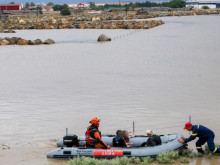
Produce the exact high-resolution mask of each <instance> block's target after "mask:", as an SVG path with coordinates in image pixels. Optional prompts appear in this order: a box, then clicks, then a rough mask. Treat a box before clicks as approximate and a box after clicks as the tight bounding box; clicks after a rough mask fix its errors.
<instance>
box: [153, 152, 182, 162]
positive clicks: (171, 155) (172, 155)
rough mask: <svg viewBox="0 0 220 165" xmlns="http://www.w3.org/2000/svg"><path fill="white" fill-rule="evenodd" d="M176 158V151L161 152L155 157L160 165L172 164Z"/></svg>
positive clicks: (177, 155)
mask: <svg viewBox="0 0 220 165" xmlns="http://www.w3.org/2000/svg"><path fill="white" fill-rule="evenodd" d="M178 158H179V154H178V152H177V151H171V152H162V153H160V154H159V155H158V156H157V162H158V163H160V164H167V163H173V162H174V160H176V159H178Z"/></svg>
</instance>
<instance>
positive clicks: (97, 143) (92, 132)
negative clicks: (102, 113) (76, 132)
mask: <svg viewBox="0 0 220 165" xmlns="http://www.w3.org/2000/svg"><path fill="white" fill-rule="evenodd" d="M99 122H100V120H99V119H98V118H92V119H91V121H90V123H91V126H89V127H88V128H87V131H86V133H85V136H86V138H85V140H86V147H89V148H111V146H109V145H107V144H106V143H105V142H104V141H103V140H102V137H101V132H100V131H99V129H98V128H99Z"/></svg>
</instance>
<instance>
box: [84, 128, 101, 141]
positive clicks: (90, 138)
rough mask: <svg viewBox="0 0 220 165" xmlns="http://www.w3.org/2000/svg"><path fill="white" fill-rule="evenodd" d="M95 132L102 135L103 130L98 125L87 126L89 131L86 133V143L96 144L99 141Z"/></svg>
mask: <svg viewBox="0 0 220 165" xmlns="http://www.w3.org/2000/svg"><path fill="white" fill-rule="evenodd" d="M95 132H99V135H100V137H101V132H100V131H99V130H98V129H97V128H96V127H94V126H92V125H91V126H90V127H88V128H87V131H86V133H85V140H86V143H88V144H90V145H96V144H97V143H98V141H97V140H96V139H95V137H94V133H95Z"/></svg>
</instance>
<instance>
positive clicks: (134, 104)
mask: <svg viewBox="0 0 220 165" xmlns="http://www.w3.org/2000/svg"><path fill="white" fill-rule="evenodd" d="M163 20H164V22H165V24H164V25H162V26H160V27H156V28H154V29H150V30H147V31H145V30H137V31H136V30H135V31H134V30H59V31H58V30H49V31H47V30H42V31H38V30H33V31H17V33H16V34H2V35H1V36H0V37H5V35H7V36H9V37H12V36H21V37H24V38H27V39H36V38H40V39H43V40H44V39H46V38H52V39H54V40H55V41H56V42H57V43H58V44H55V45H52V46H2V47H0V52H1V53H0V66H1V70H0V91H1V95H0V106H1V108H0V125H1V129H0V144H9V146H11V149H9V150H1V151H0V161H1V162H3V164H6V165H18V164H19V165H26V164H30V162H31V164H33V165H35V164H36V165H38V164H50V163H52V164H54V165H57V164H58V165H59V164H62V163H63V162H62V161H57V160H47V158H46V153H47V152H49V151H50V150H52V149H54V148H56V146H55V145H54V144H55V142H54V141H53V142H51V141H50V140H51V139H59V138H62V137H63V135H64V134H65V128H66V127H68V128H69V132H71V133H75V134H77V135H82V134H84V132H85V128H86V127H87V126H88V124H89V123H88V121H89V119H90V118H91V117H94V116H97V117H99V118H101V121H102V123H101V127H100V129H101V131H102V133H103V134H114V133H115V131H116V130H117V129H127V130H131V128H132V121H135V123H136V134H144V133H145V130H146V129H153V130H154V131H155V133H157V134H164V133H176V132H178V133H182V134H183V135H184V136H189V134H188V133H187V132H186V131H184V130H183V129H182V127H183V125H184V123H185V122H186V121H187V120H188V116H189V115H192V121H193V123H196V124H197V123H198V124H204V125H206V126H208V127H209V128H211V129H212V130H214V132H215V133H216V139H215V142H216V143H217V144H220V127H218V126H216V125H217V124H218V122H219V117H220V111H219V108H220V103H219V100H220V57H219V52H220V47H219V43H220V33H219V29H220V16H191V17H170V18H163ZM101 33H104V34H106V35H107V36H110V37H112V38H113V41H112V42H110V43H101V44H99V43H96V39H97V37H98V36H99V35H100V34H101ZM191 148H194V145H193V143H191ZM12 155H13V156H12ZM201 162H202V164H204V163H207V164H208V163H209V164H215V163H217V164H218V163H219V159H218V157H216V158H213V160H211V161H210V160H209V159H203V158H201V159H200V158H199V159H195V160H193V161H192V163H191V164H193V163H194V164H199V163H201Z"/></svg>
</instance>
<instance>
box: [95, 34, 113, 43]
mask: <svg viewBox="0 0 220 165" xmlns="http://www.w3.org/2000/svg"><path fill="white" fill-rule="evenodd" d="M111 40H112V39H111V38H109V37H107V36H106V35H104V34H101V35H100V36H99V38H98V41H99V42H102V41H111Z"/></svg>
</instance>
